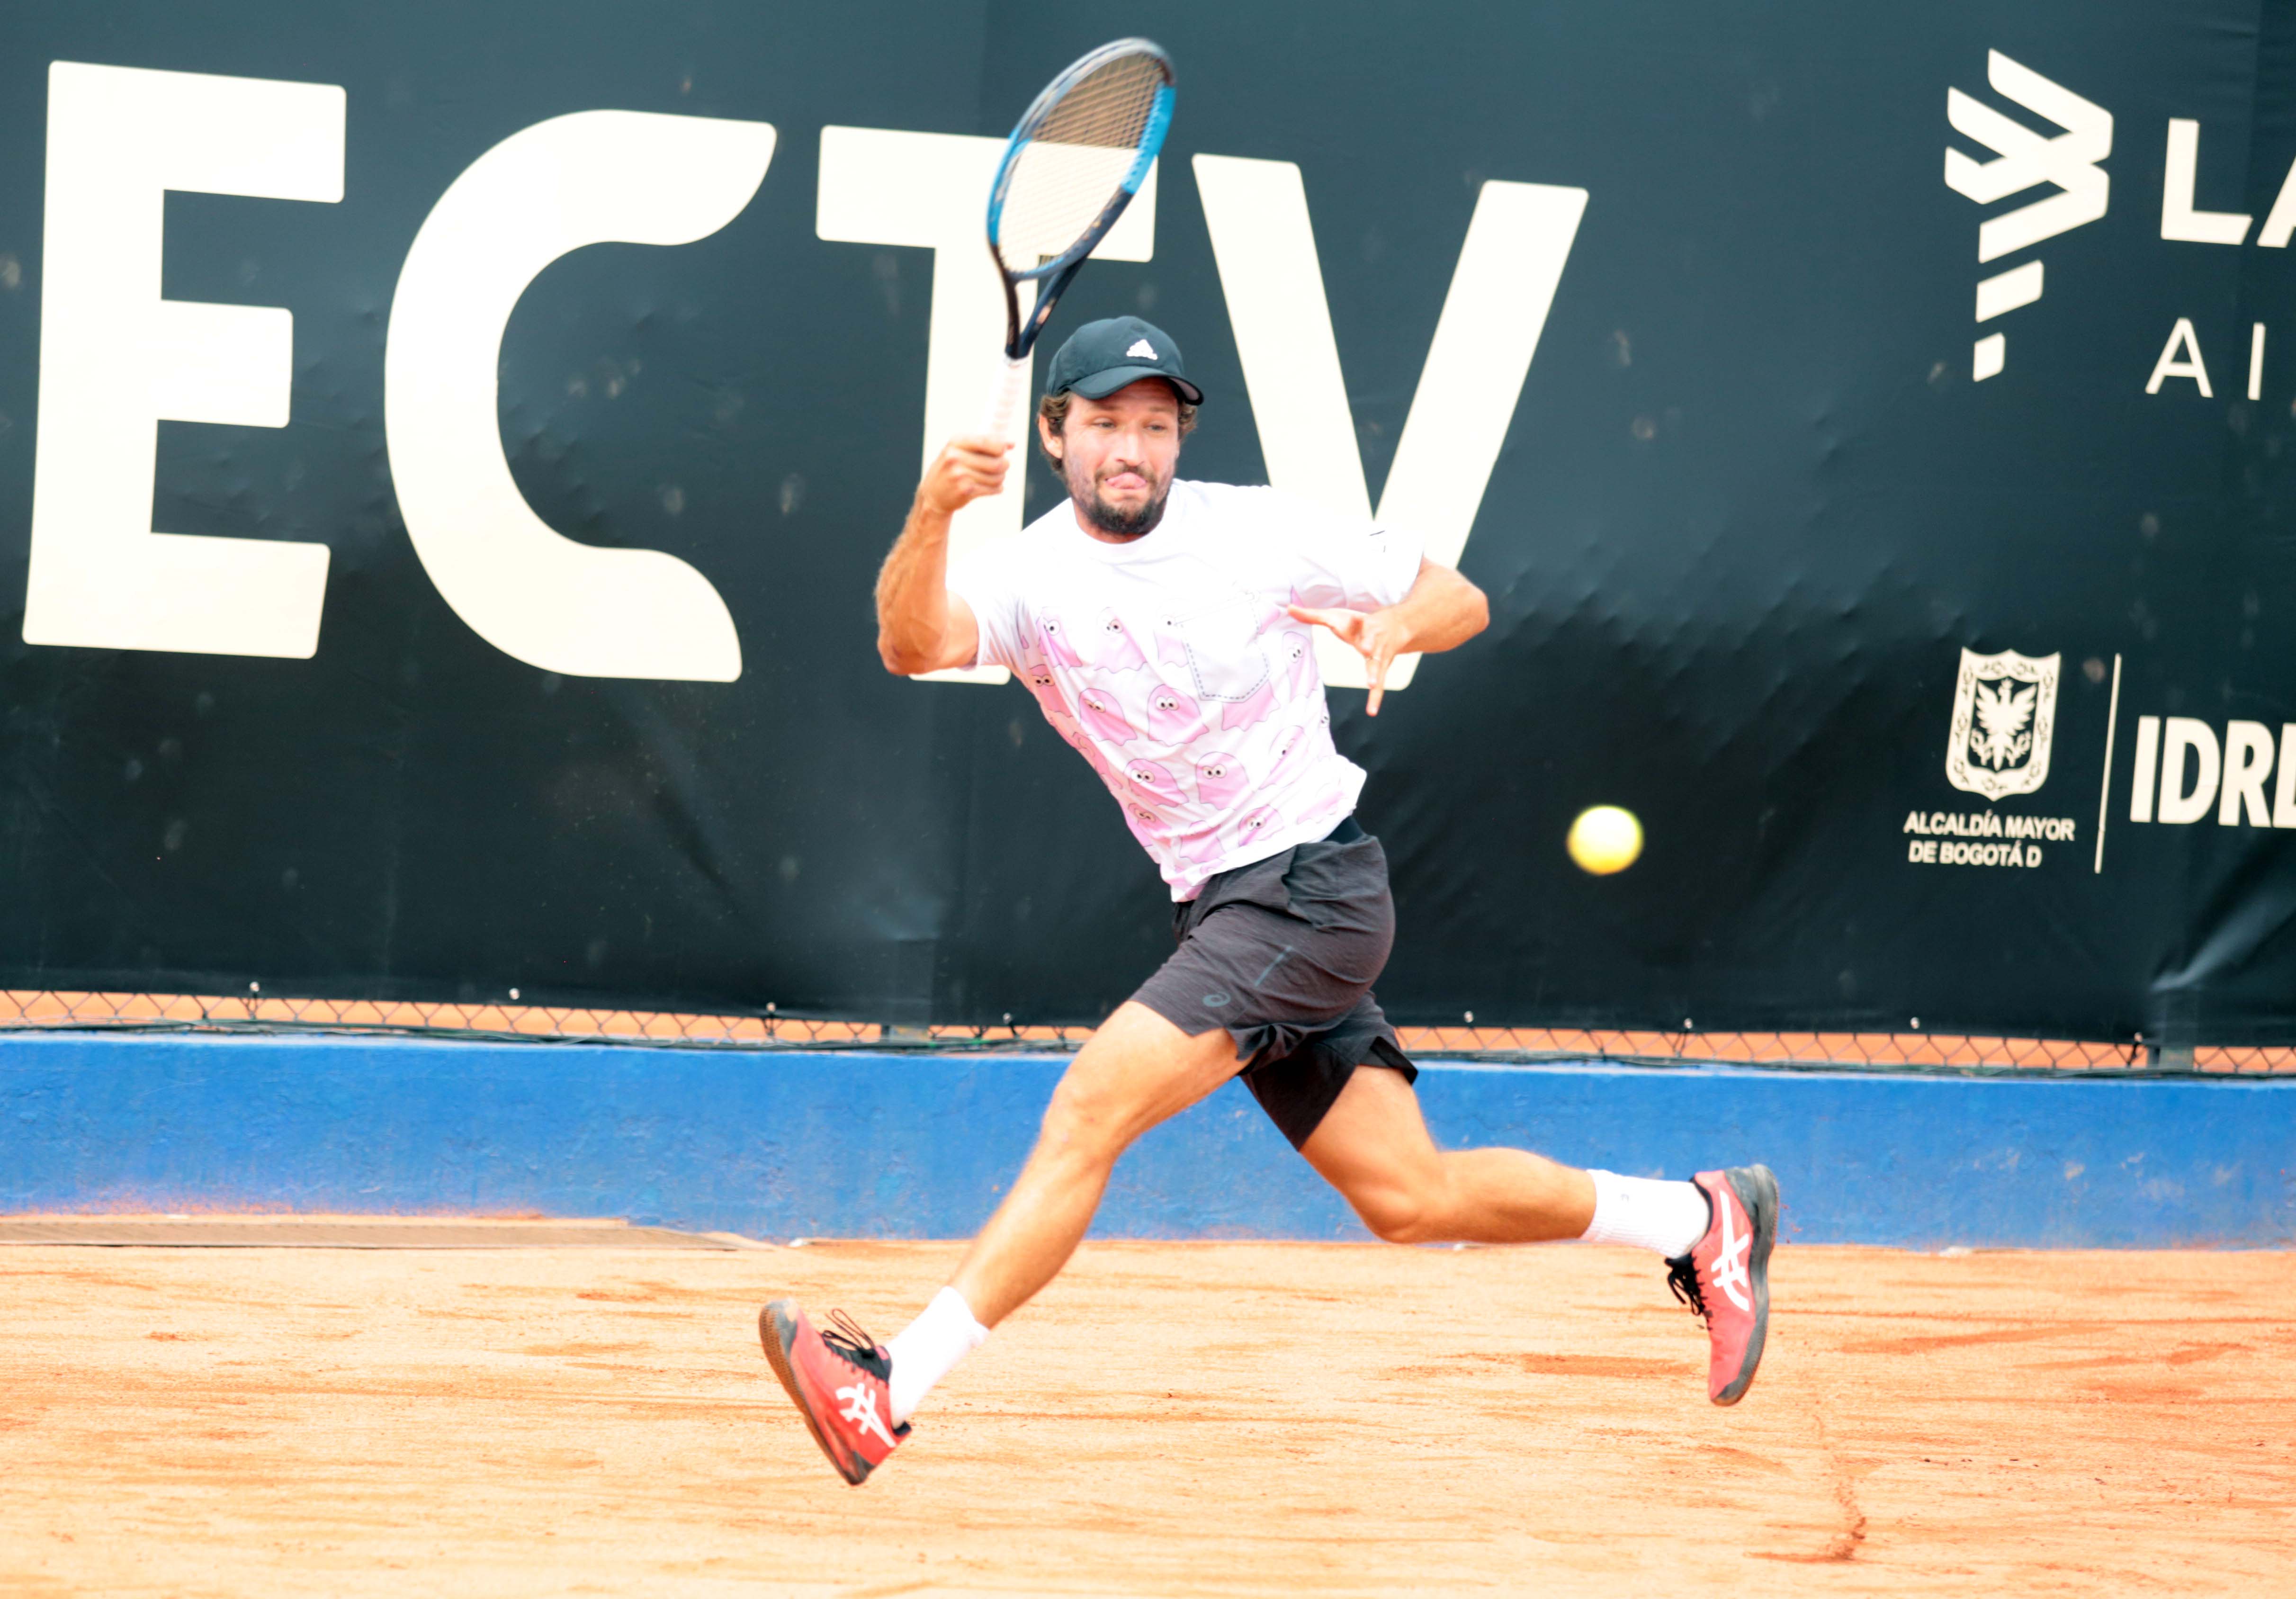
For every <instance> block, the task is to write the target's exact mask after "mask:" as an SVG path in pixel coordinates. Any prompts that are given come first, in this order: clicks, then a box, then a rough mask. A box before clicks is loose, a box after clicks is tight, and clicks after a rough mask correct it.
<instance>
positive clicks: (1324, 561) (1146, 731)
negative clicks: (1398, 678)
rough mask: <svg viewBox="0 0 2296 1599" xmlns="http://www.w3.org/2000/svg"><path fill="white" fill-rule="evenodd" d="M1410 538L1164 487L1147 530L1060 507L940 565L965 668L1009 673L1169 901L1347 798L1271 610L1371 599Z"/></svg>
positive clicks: (1305, 653)
mask: <svg viewBox="0 0 2296 1599" xmlns="http://www.w3.org/2000/svg"><path fill="white" fill-rule="evenodd" d="M1419 559H1420V546H1419V540H1418V538H1417V537H1415V535H1413V534H1410V533H1407V532H1404V531H1400V530H1398V529H1390V528H1382V527H1378V526H1375V525H1374V524H1372V523H1369V522H1365V521H1357V520H1354V519H1351V518H1348V517H1343V516H1336V515H1333V513H1332V512H1327V511H1324V509H1322V508H1321V507H1319V506H1316V505H1314V504H1310V503H1308V501H1306V500H1303V499H1300V498H1299V497H1297V496H1292V495H1287V494H1284V493H1282V492H1281V491H1279V490H1276V489H1274V488H1237V487H1234V486H1233V485H1230V484H1225V483H1191V482H1176V483H1174V484H1173V485H1172V490H1171V495H1170V496H1169V498H1168V499H1167V500H1166V501H1165V504H1164V516H1163V520H1162V521H1160V522H1159V523H1158V524H1157V525H1156V528H1155V529H1154V531H1152V532H1151V533H1148V534H1146V535H1144V537H1139V538H1136V539H1133V540H1131V541H1130V542H1128V543H1126V544H1106V543H1103V542H1102V541H1101V540H1099V539H1096V538H1094V537H1091V536H1090V535H1089V534H1087V533H1086V532H1085V531H1084V530H1083V529H1081V528H1079V527H1078V526H1077V521H1076V512H1075V511H1074V510H1073V509H1072V508H1071V507H1070V504H1069V503H1068V502H1067V501H1066V500H1063V501H1062V502H1061V504H1059V506H1058V507H1056V508H1055V509H1054V510H1053V511H1051V512H1047V513H1046V514H1045V515H1043V516H1041V517H1038V518H1037V520H1036V521H1033V522H1031V523H1030V524H1029V526H1028V527H1026V528H1024V529H1021V532H1020V534H1019V535H1018V536H1017V537H1012V538H1007V539H1001V540H999V541H998V542H996V544H993V545H988V546H987V547H986V548H983V549H980V550H975V551H973V552H972V553H969V554H966V555H964V556H963V557H960V558H959V559H958V560H956V561H955V562H951V563H950V567H949V573H948V586H949V588H950V590H951V591H952V592H954V593H955V594H959V595H961V596H963V598H964V602H965V603H966V604H968V605H970V606H971V607H972V614H973V617H974V619H976V620H978V621H979V623H980V663H982V664H988V665H994V666H1002V667H1009V668H1012V670H1013V675H1014V676H1017V677H1019V678H1020V679H1021V683H1022V684H1023V685H1025V686H1026V687H1027V688H1028V690H1029V693H1032V694H1034V695H1035V696H1036V697H1037V705H1038V706H1040V707H1041V708H1042V709H1043V710H1044V713H1045V719H1046V721H1048V722H1050V723H1051V724H1052V725H1053V726H1054V729H1055V730H1056V731H1057V732H1058V733H1059V734H1060V735H1061V736H1062V738H1064V739H1066V740H1067V741H1068V742H1070V744H1072V745H1074V746H1075V747H1076V749H1077V751H1078V753H1079V754H1081V755H1082V756H1083V757H1084V758H1085V759H1086V760H1087V761H1089V762H1090V763H1091V764H1092V767H1093V770H1095V772H1098V773H1099V774H1100V777H1101V781H1102V782H1103V783H1106V784H1107V785H1108V787H1109V791H1110V792H1111V793H1113V794H1114V795H1115V796H1116V799H1117V802H1118V803H1119V805H1121V806H1122V807H1123V808H1124V818H1125V821H1126V823H1127V824H1128V825H1129V826H1130V827H1131V829H1132V834H1133V836H1134V837H1135V838H1136V839H1138V840H1140V842H1141V845H1142V847H1143V848H1144V849H1146V850H1147V851H1148V853H1149V855H1150V856H1152V857H1154V859H1155V862H1156V864H1157V865H1158V866H1159V867H1160V868H1161V869H1162V871H1163V873H1164V881H1166V882H1168V883H1169V884H1170V885H1171V888H1172V898H1175V899H1193V898H1195V896H1196V894H1197V892H1198V891H1199V890H1201V888H1202V887H1203V884H1204V881H1205V880H1206V879H1207V878H1210V876H1212V875H1213V874H1214V873H1219V872H1225V871H1227V870H1228V869H1230V868H1231V867H1234V866H1241V865H1246V864H1248V863H1250V862H1251V861H1256V860H1262V859H1265V858H1266V857H1268V856H1271V855H1274V854H1276V853H1277V852H1278V851H1280V850H1284V849H1290V848H1292V845H1294V844H1300V843H1304V842H1306V841H1307V840H1310V839H1319V838H1322V837H1323V836H1324V834H1325V833H1327V832H1331V830H1332V829H1333V827H1334V826H1336V825H1337V824H1339V822H1340V821H1341V818H1343V817H1345V816H1348V815H1349V813H1350V812H1352V811H1353V810H1354V809H1355V804H1356V796H1357V794H1358V793H1359V792H1361V791H1362V789H1363V782H1364V774H1363V768H1362V767H1358V766H1357V765H1356V764H1355V763H1354V762H1352V761H1350V760H1348V759H1347V758H1344V757H1342V756H1341V754H1340V752H1339V751H1338V750H1336V749H1334V748H1333V744H1332V717H1331V712H1330V711H1329V710H1327V709H1325V708H1324V680H1323V677H1322V676H1321V675H1320V674H1319V673H1318V672H1317V671H1316V650H1315V643H1314V641H1313V640H1312V639H1311V638H1310V637H1309V636H1308V635H1309V634H1310V632H1311V631H1312V629H1311V628H1309V627H1308V624H1306V623H1305V622H1298V621H1294V620H1293V619H1292V618H1290V617H1288V616H1286V615H1285V614H1284V612H1283V608H1284V606H1286V605H1287V604H1293V605H1308V606H1318V607H1344V608H1346V609H1349V610H1353V611H1377V610H1380V609H1382V607H1385V606H1389V605H1392V604H1395V603H1398V601H1400V600H1401V599H1402V598H1403V596H1404V595H1405V594H1407V593H1409V592H1410V589H1411V586H1412V584H1413V582H1414V581H1415V580H1416V578H1418V575H1419Z"/></svg>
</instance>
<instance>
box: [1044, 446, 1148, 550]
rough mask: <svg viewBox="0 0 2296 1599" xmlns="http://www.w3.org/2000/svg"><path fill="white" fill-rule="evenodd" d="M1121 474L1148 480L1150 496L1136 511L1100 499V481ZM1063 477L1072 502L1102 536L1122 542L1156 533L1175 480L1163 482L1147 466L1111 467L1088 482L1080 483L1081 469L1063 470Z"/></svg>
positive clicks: (1130, 464) (1123, 464) (1125, 464)
mask: <svg viewBox="0 0 2296 1599" xmlns="http://www.w3.org/2000/svg"><path fill="white" fill-rule="evenodd" d="M1119 471H1133V472H1138V473H1139V474H1140V475H1141V476H1142V477H1144V478H1145V479H1147V480H1148V484H1149V488H1150V490H1151V492H1150V494H1149V496H1148V498H1147V499H1146V500H1145V501H1144V502H1143V503H1142V504H1140V505H1139V506H1138V508H1136V509H1134V510H1127V509H1125V508H1124V507H1123V506H1120V505H1111V504H1109V503H1108V501H1107V500H1105V499H1103V497H1102V496H1101V492H1100V483H1101V478H1106V477H1112V476H1113V475H1115V474H1116V473H1117V472H1119ZM1061 475H1062V476H1063V477H1065V478H1066V479H1067V480H1068V485H1069V498H1070V499H1072V500H1074V501H1075V502H1076V504H1077V508H1078V510H1080V511H1082V512H1084V517H1085V520H1086V521H1088V522H1090V523H1091V524H1092V525H1093V526H1094V527H1095V528H1098V529H1100V530H1101V531H1102V532H1103V533H1112V534H1114V535H1116V536H1117V537H1119V538H1136V537H1139V536H1140V535H1141V534H1143V533H1151V532H1153V531H1154V530H1155V528H1156V524H1157V523H1158V522H1160V521H1163V520H1164V501H1165V498H1166V497H1167V496H1169V495H1170V494H1171V492H1172V480H1171V478H1170V477H1169V475H1168V476H1166V477H1164V478H1162V479H1158V478H1157V476H1156V474H1155V473H1154V472H1153V471H1151V470H1150V469H1149V468H1148V466H1147V465H1146V464H1145V463H1139V462H1125V463H1120V464H1118V465H1113V466H1111V467H1110V468H1109V469H1108V470H1107V471H1104V472H1103V473H1101V474H1100V477H1096V478H1094V479H1093V480H1091V481H1089V482H1078V478H1080V477H1082V476H1083V471H1082V470H1081V469H1080V468H1078V467H1073V466H1064V467H1063V469H1062V474H1061Z"/></svg>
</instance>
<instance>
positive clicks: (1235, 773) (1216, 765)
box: [1196, 751, 1251, 809]
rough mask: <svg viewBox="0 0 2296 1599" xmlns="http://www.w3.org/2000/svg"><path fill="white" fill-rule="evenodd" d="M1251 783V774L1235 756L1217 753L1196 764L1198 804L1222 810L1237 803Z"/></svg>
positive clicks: (1203, 758)
mask: <svg viewBox="0 0 2296 1599" xmlns="http://www.w3.org/2000/svg"><path fill="white" fill-rule="evenodd" d="M1250 783H1251V773H1249V772H1247V771H1245V770H1244V769H1243V763H1242V761H1240V760H1238V759H1236V758H1235V757H1234V756H1233V755H1225V754H1221V753H1218V752H1217V751H1215V752H1214V753H1212V754H1210V755H1207V756H1204V757H1202V758H1200V759H1199V760H1198V761H1197V762H1196V803H1197V804H1199V805H1217V806H1218V807H1220V808H1222V809H1226V808H1227V807H1228V806H1230V805H1233V804H1234V802H1235V797H1236V796H1237V795H1238V794H1241V793H1242V792H1243V791H1244V789H1245V788H1246V787H1247V786H1248V785H1249V784H1250Z"/></svg>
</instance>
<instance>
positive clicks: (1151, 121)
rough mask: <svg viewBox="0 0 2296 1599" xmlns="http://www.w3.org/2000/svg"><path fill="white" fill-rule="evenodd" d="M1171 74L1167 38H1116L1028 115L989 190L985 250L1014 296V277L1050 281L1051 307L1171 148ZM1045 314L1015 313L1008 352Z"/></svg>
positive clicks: (1071, 69) (1046, 296)
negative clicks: (1161, 41) (1023, 316)
mask: <svg viewBox="0 0 2296 1599" xmlns="http://www.w3.org/2000/svg"><path fill="white" fill-rule="evenodd" d="M1173 82H1174V79H1173V73H1172V58H1171V57H1170V56H1169V55H1167V54H1166V53H1164V51H1163V49H1162V47H1161V46H1160V45H1156V44H1154V43H1152V41H1150V40H1147V39H1118V40H1116V41H1115V42H1113V43H1112V44H1107V45H1102V46H1101V47H1100V48H1099V49H1097V50H1095V51H1093V52H1091V53H1089V54H1087V55H1085V56H1083V57H1081V58H1079V59H1078V60H1077V61H1074V62H1071V63H1070V65H1069V66H1068V68H1067V69H1065V70H1063V71H1062V73H1061V74H1060V76H1058V77H1057V78H1054V79H1053V81H1052V82H1051V83H1049V84H1047V85H1046V86H1045V90H1044V92H1043V93H1042V94H1038V95H1037V98H1036V100H1035V101H1034V102H1032V103H1031V104H1030V105H1029V109H1028V110H1027V111H1024V112H1023V113H1021V120H1020V122H1019V123H1018V124H1017V125H1016V126H1015V127H1013V136H1012V138H1011V139H1010V140H1008V141H1007V142H1006V143H1005V156H1004V160H1002V161H1000V162H999V163H998V164H997V168H996V181H995V182H994V183H993V184H990V185H989V190H988V249H989V251H990V253H991V254H992V255H993V256H995V258H996V266H997V270H998V271H999V272H1001V273H1002V274H1003V275H1004V276H1005V291H1006V294H1007V296H1008V298H1010V297H1011V296H1012V293H1013V285H1015V284H1017V283H1026V282H1028V281H1029V280H1031V279H1038V280H1042V279H1052V280H1054V281H1053V282H1052V283H1046V291H1047V292H1045V293H1042V294H1040V295H1039V296H1038V300H1039V307H1038V308H1039V310H1040V311H1043V312H1049V311H1050V310H1051V308H1052V307H1051V303H1050V302H1051V301H1052V300H1053V299H1055V298H1057V297H1058V294H1059V291H1060V288H1061V287H1063V286H1065V283H1066V280H1067V275H1069V274H1071V273H1073V272H1074V271H1075V269H1076V267H1077V266H1078V265H1079V264H1080V263H1082V261H1083V260H1084V258H1086V257H1087V256H1088V255H1090V254H1091V253H1092V250H1093V246H1095V244H1098V243H1099V242H1101V240H1102V239H1103V238H1104V237H1106V236H1107V234H1108V230H1109V229H1110V228H1111V227H1113V226H1115V225H1116V219H1117V218H1118V217H1120V216H1122V215H1123V214H1124V208H1125V207H1126V206H1128V205H1129V204H1130V203H1131V201H1132V197H1133V196H1134V195H1135V194H1136V193H1139V191H1140V184H1141V183H1142V181H1143V180H1144V179H1145V178H1146V177H1147V176H1148V168H1149V165H1150V163H1152V161H1154V160H1155V159H1156V155H1157V152H1159V151H1160V150H1161V149H1162V148H1163V147H1164V135H1165V134H1166V132H1167V131H1169V128H1170V127H1171V125H1172V95H1173ZM1015 310H1016V311H1017V307H1015ZM1044 320H1045V319H1044V316H1041V315H1039V316H1032V317H1030V318H1029V324H1030V325H1029V328H1028V329H1026V330H1025V331H1024V330H1022V329H1021V327H1020V325H1019V319H1018V316H1017V315H1016V316H1013V318H1012V320H1011V325H1010V327H1009V329H1008V334H1009V336H1008V339H1007V341H1006V347H1005V354H1006V355H1007V356H1009V357H1013V358H1016V359H1017V358H1018V357H1021V356H1022V355H1024V354H1026V353H1027V350H1028V345H1029V342H1030V341H1031V340H1032V339H1033V336H1034V334H1035V332H1036V330H1037V328H1039V327H1041V326H1042V325H1043V324H1044Z"/></svg>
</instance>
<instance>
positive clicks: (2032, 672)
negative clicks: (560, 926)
mask: <svg viewBox="0 0 2296 1599" xmlns="http://www.w3.org/2000/svg"><path fill="white" fill-rule="evenodd" d="M2062 659H2063V657H2062V655H2045V656H2039V657H2035V656H2030V655H2020V654H2018V653H2017V652H2016V651H2014V650H2004V651H2002V652H2001V653H2000V654H1998V655H1980V654H1979V653H1978V652H1976V651H1974V650H1964V651H1963V652H1961V676H1959V677H1958V678H1957V679H1956V681H1955V683H1954V687H1953V734H1952V736H1951V738H1950V739H1949V740H1948V742H1947V744H1946V750H1945V775H1946V781H1947V782H1948V783H1952V784H1953V786H1954V787H1956V788H1957V789H1960V790H1962V791H1964V792H1965V793H1971V794H1982V795H1983V796H1984V797H1985V798H1986V799H2001V798H2003V797H2005V795H2009V794H2030V793H2031V792H2032V791H2034V790H2036V789H2038V788H2039V787H2040V786H2041V785H2042V784H2043V783H2046V782H2047V781H2048V780H2049V738H2050V735H2051V734H2054V733H2055V731H2056V726H2057V663H2058V662H2059V661H2060V660H2062Z"/></svg>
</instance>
